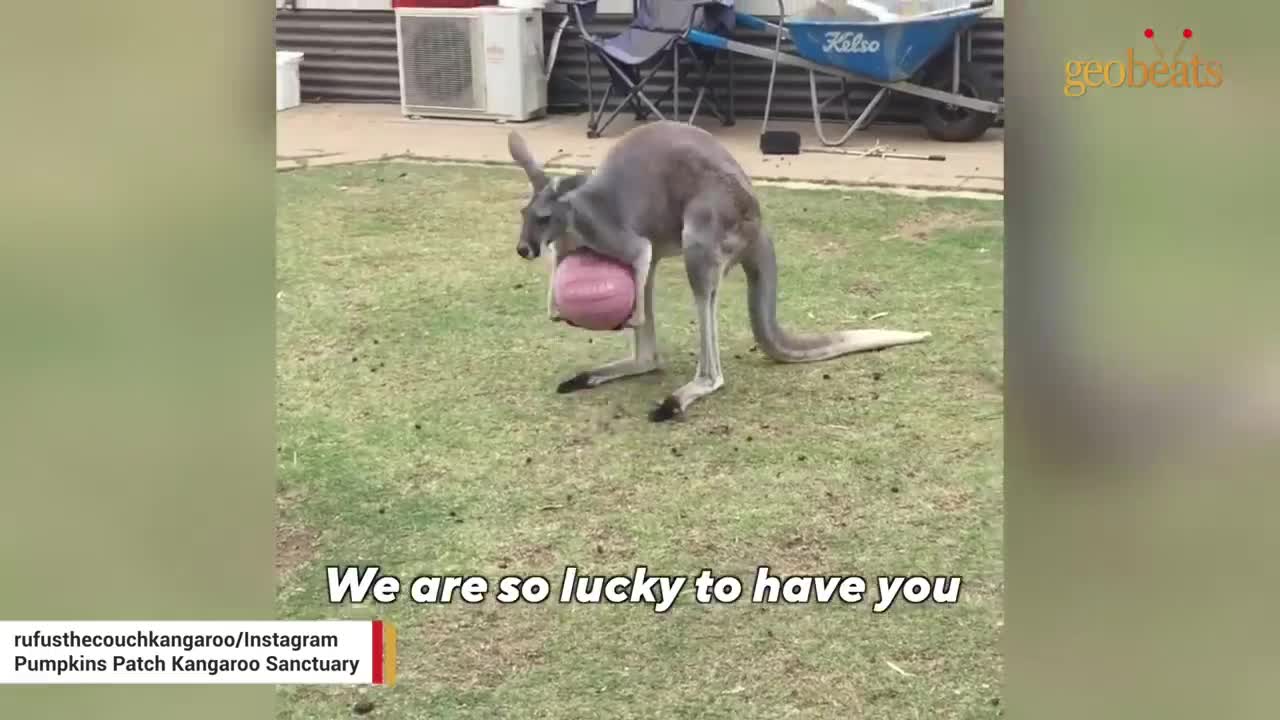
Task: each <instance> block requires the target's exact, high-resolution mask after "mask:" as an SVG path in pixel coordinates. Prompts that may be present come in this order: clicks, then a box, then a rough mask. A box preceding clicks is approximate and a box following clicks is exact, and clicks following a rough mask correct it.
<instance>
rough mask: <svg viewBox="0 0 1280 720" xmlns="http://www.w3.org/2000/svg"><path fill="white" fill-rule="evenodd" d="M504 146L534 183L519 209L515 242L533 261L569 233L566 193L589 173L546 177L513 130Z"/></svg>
mask: <svg viewBox="0 0 1280 720" xmlns="http://www.w3.org/2000/svg"><path fill="white" fill-rule="evenodd" d="M507 148H508V149H509V150H510V151H511V159H513V160H515V161H516V164H517V165H519V166H520V167H521V168H523V169H524V172H525V175H528V176H529V183H530V184H531V185H532V186H533V195H532V196H531V197H530V198H529V202H528V204H526V205H525V206H524V207H523V208H521V209H520V216H521V225H520V239H519V241H517V243H516V253H517V254H519V255H520V257H522V258H525V259H526V260H532V259H534V258H536V257H538V256H539V255H541V254H542V250H543V248H545V247H547V246H548V245H550V244H551V243H553V242H556V240H558V239H560V238H562V237H564V236H565V234H566V233H569V232H571V219H572V217H573V209H572V207H571V206H570V204H569V202H568V200H567V199H566V197H565V196H566V195H568V194H569V193H570V192H572V191H573V190H576V189H577V188H579V187H581V186H582V184H583V183H584V182H586V180H587V178H588V175H585V174H579V175H570V176H568V177H556V178H552V177H548V176H547V174H546V172H545V171H543V169H542V165H540V164H539V163H538V162H537V161H536V160H534V159H533V155H532V153H530V152H529V147H528V146H527V145H526V144H525V142H524V138H522V137H520V135H519V133H517V132H515V131H514V130H513V131H512V132H511V134H510V135H509V136H508V137H507Z"/></svg>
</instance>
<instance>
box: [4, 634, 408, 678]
mask: <svg viewBox="0 0 1280 720" xmlns="http://www.w3.org/2000/svg"><path fill="white" fill-rule="evenodd" d="M383 632H384V630H383V627H382V623H381V622H376V621H341V620H327V621H288V620H283V621H263V622H252V621H251V622H238V621H227V622H223V621H209V622H164V621H160V622H146V621H141V622H93V621H85V622H76V621H50V622H8V621H0V684H29V685H47V684H69V685H115V684H140V685H175V684H176V685H208V684H227V685H370V684H381V683H382V682H383V671H384V668H383V653H384V650H385V648H384V643H383ZM392 642H394V640H392ZM391 652H392V653H394V650H391ZM392 657H394V656H392ZM392 662H394V659H393V660H392ZM392 672H394V670H393V671H392Z"/></svg>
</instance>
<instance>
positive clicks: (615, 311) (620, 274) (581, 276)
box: [551, 250, 636, 330]
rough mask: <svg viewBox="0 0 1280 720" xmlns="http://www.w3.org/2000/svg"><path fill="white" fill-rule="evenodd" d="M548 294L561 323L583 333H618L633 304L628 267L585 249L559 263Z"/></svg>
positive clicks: (634, 291) (633, 306) (631, 280)
mask: <svg viewBox="0 0 1280 720" xmlns="http://www.w3.org/2000/svg"><path fill="white" fill-rule="evenodd" d="M551 292H552V293H553V294H554V296H555V300H556V305H557V306H558V307H559V308H560V315H561V316H562V317H563V318H564V319H565V321H567V322H568V323H569V324H570V325H573V326H575V327H580V328H583V329H585V330H618V329H619V328H621V327H622V324H623V323H625V322H626V321H627V319H628V318H630V317H631V312H632V311H633V310H634V309H635V304H636V282H635V278H634V277H632V275H631V268H630V266H628V265H624V264H623V263H620V262H617V261H615V260H613V259H611V258H607V257H604V256H603V255H600V254H598V253H594V252H591V251H589V250H580V251H578V252H575V253H573V254H572V255H569V256H568V257H566V258H564V259H563V260H561V261H560V265H559V267H557V268H556V272H555V275H554V277H553V278H552V280H551Z"/></svg>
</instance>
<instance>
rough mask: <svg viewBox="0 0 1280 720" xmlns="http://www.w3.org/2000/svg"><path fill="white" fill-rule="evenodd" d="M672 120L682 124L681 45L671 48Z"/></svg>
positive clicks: (677, 44)
mask: <svg viewBox="0 0 1280 720" xmlns="http://www.w3.org/2000/svg"><path fill="white" fill-rule="evenodd" d="M671 90H672V93H671V119H672V120H674V121H676V122H680V43H675V44H673V45H672V46H671Z"/></svg>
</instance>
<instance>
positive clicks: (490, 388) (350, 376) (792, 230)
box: [277, 161, 1003, 720]
mask: <svg viewBox="0 0 1280 720" xmlns="http://www.w3.org/2000/svg"><path fill="white" fill-rule="evenodd" d="M890 162H892V161H890ZM277 193H278V198H277V200H278V207H279V219H278V237H279V239H278V242H279V247H278V277H279V292H280V294H279V296H278V333H279V339H278V347H279V366H278V382H279V389H278V421H277V422H278V429H279V445H280V447H279V478H280V480H279V483H280V488H279V494H278V497H279V515H280V529H279V531H278V538H277V543H278V547H277V552H278V561H277V569H278V572H279V576H280V581H279V582H280V586H279V587H280V591H279V599H278V608H279V612H280V614H281V616H282V617H286V618H299V619H315V618H337V617H341V618H358V619H368V618H372V617H374V616H377V617H381V618H384V619H386V620H389V621H391V622H393V623H396V624H397V626H398V627H399V638H400V640H399V646H400V651H399V658H400V660H399V665H400V670H399V680H398V684H397V686H396V687H395V688H392V689H350V688H326V687H301V688H285V689H282V690H281V691H280V695H279V701H280V702H279V716H280V717H281V718H342V717H348V716H350V713H351V708H352V706H353V704H354V703H356V702H357V701H360V700H362V699H368V700H371V701H373V703H374V704H375V709H374V710H373V716H374V717H384V718H431V719H432V720H436V719H440V720H447V719H452V718H474V719H475V720H491V719H494V718H504V719H505V718H511V719H513V720H524V719H532V718H555V719H557V720H560V719H565V720H576V719H578V718H584V719H585V718H598V717H600V718H603V717H608V718H655V719H657V718H661V719H664V720H665V719H678V718H694V717H697V718H725V719H726V720H727V719H729V718H733V719H743V720H754V719H757V718H758V719H760V720H766V719H768V720H772V719H774V718H783V717H786V718H815V719H816V718H841V719H843V718H885V719H889V720H900V719H914V718H984V717H995V716H996V715H997V714H998V713H999V706H998V703H999V696H1000V690H999V678H1000V672H1001V661H1000V655H999V652H998V638H999V627H1000V625H1001V619H1002V609H1001V593H1002V587H1003V586H1002V568H1001V526H1002V494H1001V485H1002V476H1001V463H1002V457H1001V455H1002V442H1001V406H1002V400H1001V382H1002V380H1001V376H1002V370H1001V365H1002V360H1001V357H1002V352H1003V346H1002V324H1001V315H1000V308H1001V305H1002V293H1001V284H1002V277H1001V275H1002V250H1003V231H1002V228H1001V223H1000V218H1001V211H1002V208H1001V205H1000V204H999V203H995V202H980V201H968V200H957V199H928V200H922V199H915V198H906V197H899V196H893V195H886V194H876V193H864V192H850V191H841V190H823V191H797V190H783V189H773V188H762V189H761V190H760V194H761V196H762V199H763V203H764V208H765V218H766V222H767V223H768V226H769V227H770V229H771V230H772V234H773V236H774V239H775V242H776V243H777V246H778V255H779V263H780V265H781V270H780V273H781V276H780V286H781V298H780V301H779V317H780V319H781V320H782V322H783V323H784V325H787V326H789V327H792V328H794V329H796V330H821V329H835V328H838V327H849V328H855V327H866V326H873V325H874V326H882V327H893V328H901V329H906V330H930V331H932V332H933V333H934V337H933V338H931V339H930V340H929V341H928V342H926V343H925V344H922V345H915V346H910V347H905V348H898V349H892V350H888V351H885V352H881V353H869V354H865V355H853V356H847V357H844V358H839V359H836V360H832V361H829V362H825V363H817V364H811V365H777V364H774V363H771V362H769V361H768V360H767V359H765V358H764V357H763V356H762V354H761V353H759V352H757V351H755V350H754V348H753V344H754V343H753V340H752V338H751V331H750V327H749V324H748V322H747V311H746V282H745V279H744V278H743V276H742V272H741V270H734V271H733V272H732V273H731V274H730V276H729V277H728V278H727V280H726V282H725V284H724V286H723V287H722V289H723V292H722V295H721V297H722V300H721V323H720V328H721V342H722V357H723V364H724V369H725V387H724V388H722V389H721V390H720V391H719V392H717V393H715V394H714V395H712V396H710V397H708V398H704V399H703V400H701V401H699V402H698V403H695V404H694V405H693V406H692V407H691V408H690V412H689V414H688V416H687V417H686V418H685V419H684V420H682V421H677V422H671V423H665V424H653V423H650V422H649V421H648V420H647V418H646V417H645V415H646V412H647V411H648V410H649V409H650V407H652V405H653V404H654V403H656V402H658V401H660V400H661V399H662V398H663V397H664V396H665V395H666V394H667V393H668V392H669V391H670V390H672V389H674V388H675V387H677V386H679V385H680V384H683V383H684V382H686V381H687V380H688V379H689V378H690V377H691V376H692V373H693V368H694V358H693V353H694V350H695V337H696V335H695V328H694V325H693V305H692V299H691V296H690V292H689V290H688V286H687V284H686V281H685V276H684V270H683V268H682V267H681V265H680V263H679V261H678V260H667V261H665V262H663V263H662V264H661V265H659V270H658V292H657V300H656V313H657V321H658V339H659V343H660V349H661V351H662V352H663V354H664V358H665V361H666V370H665V372H663V373H660V374H655V375H650V376H646V377H641V378H632V379H629V380H623V381H619V382H617V383H612V384H609V385H605V386H602V387H600V388H597V389H594V390H589V391H584V392H579V393H574V394H570V395H557V394H556V393H555V387H556V384H557V383H558V382H560V381H561V380H564V379H566V378H568V377H570V376H571V375H573V374H574V373H575V372H577V371H578V370H581V369H585V368H587V367H590V366H593V365H596V364H600V363H602V362H605V361H609V360H613V359H617V358H619V357H622V356H623V355H625V354H626V353H627V352H628V347H629V345H628V343H629V341H630V338H629V335H623V334H616V335H615V334H589V333H585V332H583V331H578V330H574V329H572V328H568V327H564V326H561V325H556V324H552V323H550V322H548V321H547V320H546V319H545V314H544V313H545V292H546V277H545V269H544V268H545V266H544V265H543V264H542V263H541V262H537V263H527V262H525V261H522V260H521V259H520V258H518V257H517V256H516V253H515V244H516V233H517V230H518V222H519V213H518V210H519V208H520V207H521V205H522V204H523V203H524V202H525V201H526V199H527V193H528V185H527V182H526V180H525V178H524V175H523V174H522V173H520V172H519V171H517V170H515V169H506V168H468V167H455V166H432V165H423V164H405V163H401V164H371V165H362V166H343V167H332V168H318V169H309V170H302V171H297V172H291V173H284V174H280V175H279V176H278V183H277ZM878 313H888V315H886V316H884V317H882V318H878V319H876V320H875V321H871V320H869V318H870V317H871V316H873V315H876V314H878ZM326 564H377V565H381V566H382V568H383V570H384V571H385V572H388V573H392V574H396V575H398V576H400V577H401V578H405V579H406V581H407V579H410V578H412V577H415V576H418V575H425V574H481V575H485V576H487V577H489V578H490V580H491V582H496V579H497V578H499V577H501V576H504V575H514V574H519V575H533V574H536V575H543V576H547V577H549V578H551V579H552V580H557V579H558V578H559V577H560V576H561V574H562V572H563V569H564V567H565V566H566V565H576V566H578V567H579V569H580V570H581V571H582V572H583V573H590V574H628V573H630V572H631V571H632V570H633V569H634V568H635V566H637V565H646V566H648V568H649V570H650V572H651V573H653V574H669V575H690V576H696V575H697V574H698V573H699V572H700V571H701V570H702V569H704V568H709V569H713V570H715V571H716V572H717V574H732V575H736V576H738V577H741V578H743V579H744V581H745V584H746V586H747V589H748V591H749V589H750V580H751V578H752V576H753V575H754V571H755V568H756V567H757V566H759V565H769V566H770V568H771V569H772V570H773V571H774V572H775V573H787V574H858V575H863V576H865V577H867V578H868V585H869V586H870V587H869V588H868V600H867V601H864V602H863V603H861V604H857V605H844V606H841V605H839V604H836V605H831V606H823V605H817V604H810V605H796V606H763V605H752V604H751V603H750V602H749V598H748V599H747V600H743V601H740V602H739V603H736V604H732V605H718V606H716V605H712V606H701V605H698V604H696V603H694V602H693V598H692V591H689V593H687V594H686V595H682V596H681V598H680V600H679V601H678V602H677V603H676V605H675V607H674V608H673V609H672V610H671V611H670V612H668V613H664V614H655V613H654V612H653V611H652V609H651V608H648V607H643V606H604V605H600V606H592V605H559V604H556V603H555V602H554V601H548V602H546V603H544V604H541V605H526V604H515V605H505V606H498V605H496V604H494V603H492V602H487V603H485V604H483V605H479V606H466V605H462V604H460V603H458V604H454V605H448V606H429V605H415V604H414V603H412V602H411V601H410V600H409V599H408V598H407V597H406V598H405V599H403V600H402V601H401V602H400V603H397V604H395V605H391V606H383V607H373V606H369V605H365V606H332V605H329V604H328V602H327V599H328V598H327V592H326V590H325V587H326V584H325V571H324V567H325V565H326ZM912 573H918V574H922V575H961V576H963V577H964V581H963V586H962V591H961V597H960V602H959V603H958V604H956V605H952V606H933V605H929V604H925V605H921V606H911V605H907V604H905V603H902V602H899V603H898V604H896V605H894V607H893V608H892V609H890V610H889V611H888V612H885V613H881V614H873V613H872V612H871V605H872V601H874V600H875V593H874V591H873V590H872V588H873V587H874V579H873V578H874V576H877V575H893V574H912ZM556 585H557V586H558V583H557V584H556Z"/></svg>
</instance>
